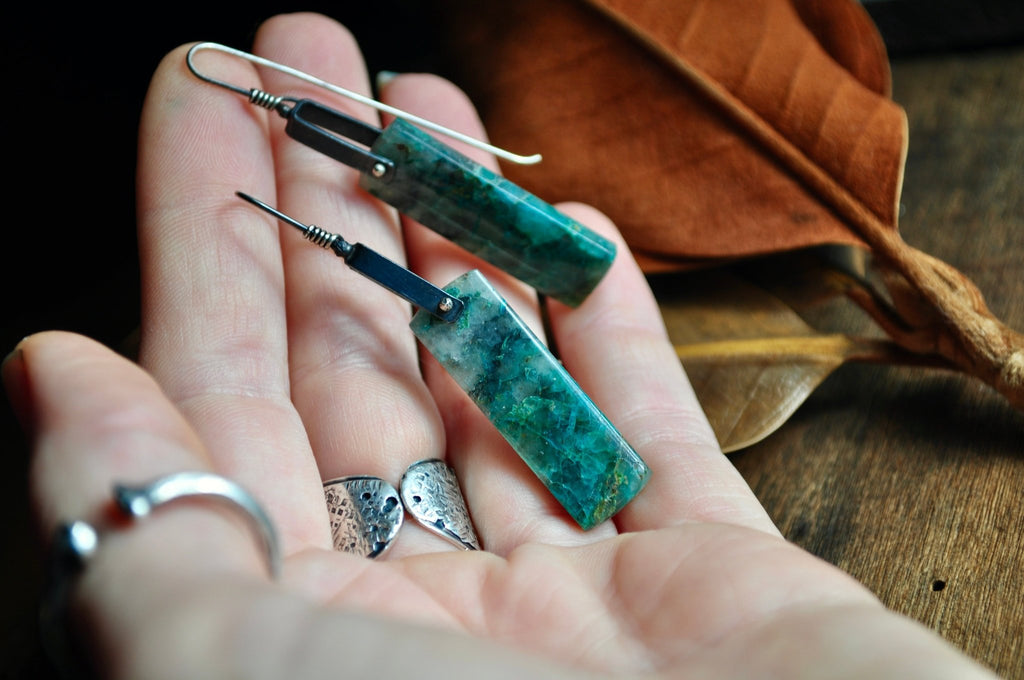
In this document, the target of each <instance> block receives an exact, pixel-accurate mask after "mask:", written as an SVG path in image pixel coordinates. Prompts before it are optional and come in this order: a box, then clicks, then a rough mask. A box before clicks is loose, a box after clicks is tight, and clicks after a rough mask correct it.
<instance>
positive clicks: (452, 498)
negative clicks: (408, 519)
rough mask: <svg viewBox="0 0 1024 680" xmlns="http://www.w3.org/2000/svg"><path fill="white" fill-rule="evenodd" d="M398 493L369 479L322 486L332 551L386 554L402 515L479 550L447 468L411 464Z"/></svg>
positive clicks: (439, 463) (437, 462) (332, 481)
mask: <svg viewBox="0 0 1024 680" xmlns="http://www.w3.org/2000/svg"><path fill="white" fill-rule="evenodd" d="M401 488H402V490H401V493H399V492H398V491H396V490H395V487H394V486H392V485H391V484H389V483H388V482H386V481H384V480H383V479H381V478H379V477H371V476H368V475H359V476H353V477H338V478H336V479H330V480H328V481H326V482H324V498H325V500H326V502H327V511H328V514H329V516H330V522H331V536H332V538H333V541H334V549H335V550H338V551H340V552H346V553H351V554H354V555H360V556H363V557H370V558H374V557H378V556H379V555H382V554H384V552H386V551H387V549H388V548H389V547H391V544H392V543H393V542H394V540H395V538H397V536H398V532H399V529H401V528H402V523H403V521H404V517H405V512H406V511H407V512H408V513H409V514H410V515H412V516H413V518H414V519H415V520H416V521H417V522H419V523H420V524H421V525H422V526H424V527H426V528H427V529H428V530H430V531H432V532H433V533H435V534H437V535H439V536H441V537H442V538H444V539H446V540H447V541H449V542H451V543H453V544H455V545H457V546H458V547H460V548H463V549H465V550H479V549H480V541H479V539H478V538H477V536H476V531H475V530H474V529H473V523H472V521H471V520H470V517H469V511H468V510H467V508H466V501H465V499H464V498H463V496H462V491H461V490H460V489H459V483H458V480H457V479H456V477H455V471H454V470H453V469H452V468H451V466H449V465H448V464H447V463H445V462H444V461H442V460H438V459H430V460H423V461H420V462H418V463H413V464H412V465H410V466H409V468H408V469H407V470H406V471H405V474H403V475H402V481H401Z"/></svg>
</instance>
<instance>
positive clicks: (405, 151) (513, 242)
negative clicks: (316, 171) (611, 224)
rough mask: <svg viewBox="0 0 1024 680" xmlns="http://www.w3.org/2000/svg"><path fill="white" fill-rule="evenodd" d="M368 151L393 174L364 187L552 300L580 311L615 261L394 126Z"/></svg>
mask: <svg viewBox="0 0 1024 680" xmlns="http://www.w3.org/2000/svg"><path fill="white" fill-rule="evenodd" d="M370 150H371V151H372V152H373V153H374V154H376V155H378V156H381V157H383V158H387V159H389V160H391V161H392V162H393V163H394V164H395V172H394V174H393V175H391V176H389V177H388V178H387V180H383V179H379V178H376V177H374V176H373V175H372V174H364V175H363V176H362V178H361V180H360V184H361V185H362V186H363V188H365V189H366V190H367V191H368V192H370V193H371V194H373V195H374V196H376V197H377V198H379V199H381V200H382V201H385V202H386V203H389V204H391V205H393V206H394V207H396V208H398V210H399V211H400V212H403V213H405V214H406V215H408V216H409V217H412V218H413V219H415V220H416V221H418V222H420V223H421V224H423V225H425V226H427V227H429V228H430V229H433V230H434V231H436V232H437V233H439V234H441V235H442V236H444V237H446V238H448V239H450V240H451V241H453V242H455V243H457V244H458V245H460V246H462V247H463V248H465V249H466V250H468V251H469V252H471V253H473V254H475V255H477V256H478V257H480V258H481V259H483V260H486V261H488V262H490V263H491V264H494V265H496V266H497V267H499V268H500V269H502V270H504V271H506V272H508V273H509V274H511V275H512V276H515V277H516V278H518V279H519V280H521V281H524V282H526V283H528V284H529V285H531V286H533V287H534V288H536V289H537V290H538V291H539V292H541V293H545V294H546V295H550V296H551V297H553V298H555V299H556V300H560V301H561V302H564V303H566V304H568V305H572V306H576V305H578V304H580V303H581V302H582V301H583V299H584V298H585V297H586V296H587V295H588V294H589V293H590V292H591V291H592V290H593V289H594V287H595V286H596V285H597V284H598V282H599V281H600V280H601V278H602V277H603V276H604V274H605V272H607V271H608V268H609V267H610V266H611V263H612V260H614V259H615V244H613V243H612V242H611V241H609V240H607V239H605V238H604V237H602V236H600V235H599V234H596V233H594V232H593V231H591V230H589V229H587V228H586V227H584V226H583V225H581V224H579V223H578V222H576V221H574V220H572V219H570V218H569V217H567V216H566V215H563V214H562V213H560V212H558V211H557V210H555V208H554V207H552V206H551V205H549V204H548V203H545V202H544V201H542V200H541V199H539V198H537V197H536V196H534V195H533V194H531V193H529V192H528V191H526V190H525V189H523V188H521V187H519V186H518V185H516V184H514V183H512V182H510V181H508V180H506V179H505V178H503V177H501V176H500V175H498V174H496V173H494V172H491V171H490V170H488V169H487V168H485V167H483V166H482V165H480V164H479V163H476V162H475V161H473V160H471V159H469V158H467V157H466V156H463V155H462V154H460V153H458V152H457V151H455V150H454V149H452V148H451V147H449V146H447V145H445V144H442V143H441V142H439V141H438V140H436V139H434V138H433V137H431V136H430V135H428V134H426V133H424V132H422V131H420V130H419V129H418V128H416V127H414V126H412V125H410V124H409V123H406V122H405V121H403V120H401V119H399V120H395V121H394V122H393V123H391V125H389V126H388V127H387V128H385V129H384V131H383V132H381V134H380V136H379V137H378V138H377V140H376V141H375V142H374V143H373V146H372V147H371V149H370Z"/></svg>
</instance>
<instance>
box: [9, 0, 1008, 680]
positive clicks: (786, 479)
mask: <svg viewBox="0 0 1024 680" xmlns="http://www.w3.org/2000/svg"><path fill="white" fill-rule="evenodd" d="M428 4H429V3H422V2H413V1H401V0H391V1H384V0H381V1H379V2H376V3H369V4H367V5H366V6H363V5H356V4H355V3H333V4H327V3H320V5H319V6H317V4H316V3H314V4H313V5H306V6H305V7H304V8H306V9H312V10H319V11H323V12H325V13H328V14H332V15H333V16H335V17H337V18H338V19H339V20H341V21H342V22H343V23H346V24H347V25H349V26H350V27H351V28H352V29H353V30H354V32H355V33H356V35H357V37H359V38H360V41H361V43H362V44H363V46H364V50H365V51H366V55H367V59H368V61H369V63H370V68H371V71H376V70H379V69H390V70H395V71H409V70H433V71H439V72H442V73H443V72H444V65H443V63H438V62H437V61H436V57H435V51H434V50H432V49H431V43H430V32H429V30H426V31H425V30H424V27H425V26H426V27H429V25H430V20H431V16H430V15H429V12H428V10H427V9H425V7H426V6H427V5H428ZM868 6H869V7H870V8H871V11H872V12H873V13H874V14H875V17H876V20H877V21H878V24H879V27H880V29H881V30H882V32H883V35H884V36H885V38H886V41H887V43H888V44H889V45H890V48H891V49H892V52H893V54H894V82H895V88H896V92H895V98H896V100H897V101H898V102H899V103H901V104H902V105H904V107H905V108H906V109H907V112H908V114H909V117H910V129H911V136H910V139H911V141H910V153H909V158H908V161H907V174H906V186H905V190H904V197H903V203H904V206H905V214H904V216H903V218H902V225H903V226H902V231H903V233H904V235H905V237H906V239H907V240H908V241H909V242H910V243H911V244H912V245H915V246H917V247H919V248H921V249H923V250H925V251H927V252H929V253H931V254H933V255H937V256H939V257H941V258H942V259H945V260H946V261H948V262H950V263H952V264H953V265H954V266H956V267H958V268H959V269H961V270H962V271H964V272H965V273H966V274H968V275H969V276H970V277H971V278H972V279H974V281H975V282H976V283H977V284H978V285H979V286H980V288H981V289H982V291H984V293H985V294H986V296H987V299H988V301H989V304H990V306H991V307H992V309H993V311H994V312H995V313H996V314H997V315H998V316H999V317H1000V318H1002V319H1003V320H1005V321H1006V322H1008V323H1009V324H1010V325H1011V326H1014V327H1015V328H1017V329H1018V330H1024V189H1022V186H1024V181H1022V180H1024V170H1022V168H1024V20H1022V16H1021V14H1022V11H1021V10H1022V8H1024V5H1022V4H1021V3H1020V2H1019V0H941V1H940V0H930V1H929V2H922V1H920V0H895V1H893V2H873V3H869V4H868ZM289 9H294V8H289V7H288V6H287V5H284V4H282V3H275V2H251V3H248V4H246V5H245V6H244V7H241V8H240V7H238V6H237V4H236V5H235V6H233V7H231V8H221V7H219V6H217V5H216V3H214V5H212V6H211V5H209V4H208V5H204V6H202V7H196V8H177V7H176V8H174V9H173V11H171V9H170V8H168V9H167V10H163V11H162V14H161V16H159V17H158V18H157V19H155V20H154V19H153V18H152V16H151V12H152V11H153V10H149V9H147V10H146V11H145V13H146V16H145V17H143V16H141V14H140V15H139V16H132V15H130V14H127V15H126V14H125V13H124V12H119V13H116V14H115V13H114V12H113V10H107V9H104V8H102V7H101V8H97V7H96V6H94V5H93V6H86V5H77V6H74V7H72V8H69V9H64V10H62V11H61V12H60V13H51V12H50V10H49V9H47V8H46V7H45V6H44V5H43V4H42V3H36V5H35V6H32V5H25V6H22V7H20V9H18V10H17V11H15V12H13V13H12V14H11V16H10V21H9V22H8V24H7V26H6V27H7V28H8V34H9V35H8V39H7V40H6V41H5V46H4V50H5V52H6V54H5V59H4V60H3V69H4V82H5V84H6V85H7V90H8V92H9V93H10V94H11V95H13V96H9V97H8V106H6V107H5V109H4V113H3V114H2V115H3V116H4V119H3V122H4V125H3V128H2V129H3V134H4V146H3V149H4V151H5V165H6V166H7V168H8V169H10V170H12V171H13V173H14V178H15V179H14V180H13V185H12V183H11V180H10V179H8V180H7V186H8V190H7V191H5V192H4V198H5V204H4V214H5V218H6V219H5V222H6V224H5V226H6V229H5V235H6V238H7V241H6V243H5V245H4V247H3V251H2V252H3V253H4V260H3V262H4V266H3V267H2V268H0V274H2V276H3V277H4V278H3V285H4V288H3V290H4V293H5V301H4V307H3V309H4V316H3V319H2V321H0V347H5V348H8V349H9V348H13V346H14V344H15V343H16V342H17V341H18V340H19V339H20V338H21V337H23V336H25V335H27V334H29V333H31V332H35V331H38V330H43V329H48V328H63V329H67V330H74V331H78V332H82V333H86V334H88V335H91V336H93V337H95V338H97V339H99V340H101V341H103V342H106V343H108V344H111V345H117V344H118V343H120V342H121V341H122V340H123V339H124V338H125V337H126V336H128V335H129V334H130V333H131V332H132V331H133V330H134V328H135V327H136V325H137V323H138V270H137V265H136V262H135V258H136V255H135V235H134V198H133V196H134V193H133V176H134V159H135V129H136V125H137V121H138V114H139V110H140V107H141V102H142V97H143V95H144V92H145V88H146V85H147V83H148V79H149V75H150V74H151V73H152V71H153V69H154V68H155V67H156V64H157V62H158V60H159V58H160V57H161V56H162V55H163V54H164V53H166V52H167V51H168V50H170V49H172V48H173V47H175V46H176V45H178V44H181V43H183V42H187V41H191V40H217V41H220V42H224V43H226V44H230V45H237V46H246V45H247V44H248V42H249V39H250V37H251V34H252V31H253V30H254V29H255V27H256V26H257V25H258V23H259V21H260V20H262V19H263V18H265V17H267V16H270V15H272V14H274V13H277V12H279V11H288V10H289ZM125 24H127V25H128V26H130V27H131V28H130V29H129V30H125V29H124V28H122V26H124V25H125ZM37 194H38V195H39V196H37ZM40 197H41V198H40ZM811 321H812V322H814V323H815V324H821V325H828V324H832V323H838V324H840V325H843V326H844V327H851V326H852V327H856V326H857V325H858V324H862V323H865V322H864V320H863V319H862V317H860V316H859V313H858V312H856V311H855V310H854V309H853V308H852V307H848V308H842V309H839V310H836V309H830V310H829V311H827V312H823V313H822V314H821V315H820V316H819V318H812V319H811ZM4 351H7V350H4ZM0 445H2V447H3V449H2V451H3V456H2V458H0V460H2V461H3V462H2V467H0V492H2V493H0V499H2V500H0V503H2V505H0V508H2V512H3V517H4V520H3V521H2V522H0V546H3V547H2V552H0V555H2V559H0V593H2V595H0V602H2V607H0V636H2V637H0V645H2V646H0V677H18V678H22V677H24V678H27V677H45V676H46V667H45V665H44V664H43V662H42V660H41V658H40V656H39V653H38V644H37V640H36V637H35V627H34V609H35V602H36V597H37V594H38V591H39V588H40V583H41V566H40V563H39V559H38V556H37V554H36V550H35V548H36V536H35V530H34V528H33V527H32V525H31V521H30V514H29V510H28V501H27V498H26V488H25V480H26V474H27V449H26V446H25V443H24V441H23V439H22V438H21V436H20V433H19V432H18V428H17V426H16V424H15V423H14V420H13V417H12V416H11V415H10V413H9V412H8V411H7V410H3V412H2V414H0ZM732 460H733V461H734V462H735V464H736V465H737V466H738V468H739V469H740V470H741V472H742V473H743V474H744V475H745V476H746V478H747V479H748V480H749V481H750V483H751V485H752V486H753V488H754V490H755V492H756V493H757V494H758V496H759V498H761V499H762V501H763V502H764V503H765V505H766V507H767V508H768V510H769V512H770V513H771V515H772V516H773V517H774V518H775V520H776V521H777V522H778V523H779V525H780V527H781V528H782V530H783V531H784V532H785V534H786V535H787V537H789V538H790V539H791V540H793V541H795V542H796V543H798V544H800V545H802V546H804V547H806V548H807V549H808V550H810V551H812V552H814V553H815V554H818V555H820V556H822V557H823V558H825V559H827V560H829V561H831V562H834V563H836V564H838V565H839V566H841V567H843V568H844V569H846V570H848V571H850V572H851V573H852V574H853V575H854V576H856V577H857V578H859V579H860V580H861V581H863V582H864V583H865V584H867V585H868V587H870V588H871V589H872V590H873V591H874V592H875V593H877V594H878V596H879V597H880V598H881V599H882V600H883V601H884V602H885V603H886V604H887V605H889V606H890V607H892V608H894V609H895V610H897V611H900V612H904V613H906V614H907V615H909V616H911V617H913V618H916V619H918V620H920V621H922V622H924V623H925V624H926V625H928V626H931V627H933V628H935V629H936V630H938V631H939V632H940V633H941V634H942V635H944V636H945V637H947V638H948V639H949V640H951V641H952V642H953V643H954V644H956V645H958V646H960V647H961V648H963V649H965V650H966V652H967V653H968V654H970V655H972V656H974V657H976V658H978V659H980V660H981V661H983V662H984V663H986V664H988V665H989V666H991V667H993V668H995V669H997V670H998V671H999V672H1000V673H1001V674H1003V675H1004V676H1006V677H1010V678H1024V661H1022V659H1024V574H1022V565H1024V531H1022V529H1024V521H1022V519H1021V513H1022V511H1021V505H1022V501H1024V417H1022V416H1021V415H1020V414H1018V413H1016V412H1014V411H1012V410H1011V409H1009V408H1008V407H1007V406H1006V405H1005V404H1004V403H1003V402H1002V401H1001V399H1000V398H999V397H998V396H997V395H995V394H994V393H992V392H991V391H990V390H989V389H988V388H986V387H984V386H982V385H981V384H979V383H977V382H975V381H972V380H969V379H965V378H963V377H961V376H958V375H954V374H949V373H942V372H935V371H924V370H921V369H903V368H892V367H871V366H847V367H844V368H843V369H841V370H840V371H838V372H837V373H836V374H835V375H833V376H832V377H831V378H830V379H829V380H828V381H826V383H825V384H824V385H822V386H821V387H820V388H819V389H818V390H817V391H816V393H815V394H814V395H813V396H812V397H811V398H810V399H809V400H808V401H807V403H805V404H804V405H803V406H802V407H801V408H800V410H799V411H797V413H796V415H795V416H794V417H793V418H792V419H791V420H790V422H788V423H787V424H786V425H785V426H784V427H783V428H782V429H781V430H780V431H778V432H777V433H775V434H774V435H772V436H771V437H770V438H769V439H767V440H765V441H764V442H762V443H760V444H758V445H756V446H753V447H751V448H750V449H747V450H745V451H743V452H740V453H737V454H734V455H733V456H732Z"/></svg>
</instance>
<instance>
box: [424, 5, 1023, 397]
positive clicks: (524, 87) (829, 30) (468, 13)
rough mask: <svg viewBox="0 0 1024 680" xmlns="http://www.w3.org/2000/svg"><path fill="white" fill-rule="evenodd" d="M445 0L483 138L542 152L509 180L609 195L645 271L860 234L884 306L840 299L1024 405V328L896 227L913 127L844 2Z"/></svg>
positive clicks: (854, 11) (925, 353)
mask: <svg viewBox="0 0 1024 680" xmlns="http://www.w3.org/2000/svg"><path fill="white" fill-rule="evenodd" d="M437 2H438V7H439V8H441V9H443V11H444V12H446V14H445V16H444V19H443V21H442V25H444V26H447V27H448V28H450V29H451V31H450V32H449V33H448V34H447V36H446V40H445V44H447V45H449V46H450V47H451V48H452V49H453V50H454V52H455V54H456V58H455V59H454V61H453V64H454V65H456V66H457V67H461V68H454V69H453V74H454V75H456V77H457V79H458V80H459V82H460V83H461V84H462V85H463V86H464V87H465V88H466V89H467V90H468V91H469V92H470V94H471V96H473V98H474V99H475V100H476V102H477V104H478V106H479V107H480V109H481V111H482V113H483V115H484V118H485V120H486V122H487V124H488V129H489V130H490V131H491V133H492V135H493V137H494V139H495V141H497V142H498V143H499V144H501V145H504V146H508V147H512V148H516V149H529V150H530V151H531V152H532V151H540V152H542V153H544V154H545V156H546V158H547V161H546V162H545V163H544V164H542V165H541V166H539V167H530V168H516V167H508V168H507V172H508V174H509V175H510V176H511V177H512V178H513V179H514V180H515V181H518V182H519V183H521V184H523V185H524V186H526V187H527V188H529V189H531V190H533V191H534V192H535V193H537V194H539V195H541V196H543V197H546V198H548V199H549V200H584V201H587V202H589V203H592V204H594V205H595V206H597V207H599V208H601V209H602V210H603V211H604V212H605V213H607V214H608V215H610V216H611V217H612V218H613V219H614V220H615V221H616V222H617V223H618V225H619V227H620V228H621V229H622V231H623V233H624V234H625V236H626V239H627V241H628V242H629V244H630V247H631V248H632V249H633V251H634V254H635V255H636V256H637V259H638V260H640V261H641V264H643V265H644V266H645V268H646V269H647V271H649V272H653V271H660V270H665V269H679V268H682V267H692V266H693V265H694V264H708V263H721V262H723V261H726V260H730V259H736V258H741V257H749V256H751V255H756V254H762V253H770V252H779V251H784V250H791V249H795V248H798V247H802V246H808V245H815V244H823V243H839V244H862V245H864V246H866V247H867V248H869V249H870V250H871V252H872V255H873V256H874V259H875V262H876V264H877V265H878V267H879V269H880V270H881V273H882V275H883V278H884V280H885V282H886V286H887V288H888V293H889V294H888V298H889V299H890V300H891V303H892V304H891V305H880V304H878V302H879V300H878V298H877V297H875V296H871V295H865V294H864V291H862V290H860V289H854V290H851V291H850V297H851V298H852V299H853V300H854V301H856V302H857V303H858V304H860V305H861V306H863V307H864V309H865V310H867V311H868V312H869V313H870V314H871V315H872V317H873V318H874V319H875V320H876V321H877V322H878V324H879V325H880V326H881V328H882V329H883V330H884V331H885V332H886V333H887V334H888V335H889V336H890V337H891V338H892V339H893V340H894V341H896V342H897V343H899V344H900V345H901V346H902V347H904V348H906V349H907V350H910V351H912V352H916V353H918V354H920V355H922V357H924V358H925V359H926V360H927V359H928V358H929V357H940V358H941V360H942V361H944V362H949V363H951V364H953V365H955V366H956V367H958V368H959V369H960V370H963V371H964V372H966V373H969V374H971V375H974V376H976V377H978V378H980V379H982V380H984V381H985V382H986V383H988V384H989V385H991V386H992V387H994V388H995V389H997V390H998V391H1000V392H1001V393H1002V394H1003V395H1004V396H1005V397H1006V398H1007V399H1008V400H1009V401H1010V402H1011V403H1012V404H1014V406H1016V407H1017V408H1019V409H1021V410H1024V335H1022V334H1021V333H1019V332H1017V331H1014V330H1013V329H1010V328H1008V327H1006V326H1005V325H1004V324H1002V323H1001V322H1000V321H999V320H998V319H996V318H994V317H993V316H992V314H991V312H989V310H988V309H987V307H986V306H985V303H984V300H983V297H982V295H981V293H980V291H978V289H977V288H976V287H975V286H974V285H973V284H972V283H971V282H970V281H969V280H968V279H967V278H966V277H965V276H963V274H961V273H960V272H958V271H956V270H955V269H954V268H952V267H950V266H949V265H948V264H946V263H944V262H941V261H939V260H937V259H935V258H933V257H930V256H929V255H927V254H925V253H922V252H920V251H917V250H915V249H914V248H912V247H910V246H908V245H907V244H906V243H905V242H904V241H903V240H902V239H901V238H900V236H899V234H898V233H897V230H896V228H895V227H896V216H897V212H896V206H897V204H898V198H899V192H900V188H901V179H902V172H903V159H904V156H905V150H906V142H907V139H906V120H905V116H904V114H903V111H902V109H900V108H899V107H898V106H897V105H896V104H895V103H893V102H892V101H890V100H889V99H888V98H887V96H886V94H887V92H888V76H887V73H885V71H886V69H887V67H886V64H885V53H884V50H883V49H882V48H881V43H880V41H879V40H878V38H877V35H875V33H874V32H873V31H872V30H871V27H870V21H869V20H868V19H867V17H866V15H864V13H863V9H862V8H860V7H859V6H858V5H857V3H856V2H854V1H853V0H833V1H832V2H826V1H825V0H514V1H513V0H508V1H507V2H489V3H478V2H470V1H469V0H437ZM804 22H807V23H806V24H805V23H804ZM846 24H848V25H849V26H848V28H849V29H850V30H847V31H844V30H842V28H839V27H840V26H844V25H846ZM808 26H811V27H812V28H813V30H810V29H809V28H808ZM823 45H824V46H825V47H827V48H828V52H826V51H825V47H823Z"/></svg>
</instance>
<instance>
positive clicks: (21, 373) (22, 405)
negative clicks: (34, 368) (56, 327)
mask: <svg viewBox="0 0 1024 680" xmlns="http://www.w3.org/2000/svg"><path fill="white" fill-rule="evenodd" d="M0 372H2V373H3V382H4V391H5V392H6V393H7V400H8V401H9V402H10V404H11V409H12V410H13V411H14V415H15V416H17V418H18V422H20V423H21V427H22V429H23V430H24V431H25V433H26V434H29V433H31V431H32V414H31V411H32V409H31V407H30V404H29V396H28V390H29V386H28V371H27V370H25V353H24V351H23V350H22V349H21V345H20V343H19V345H18V346H17V347H15V348H14V350H13V351H11V353H10V354H8V355H7V356H6V357H4V361H3V364H2V365H0Z"/></svg>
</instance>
